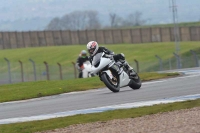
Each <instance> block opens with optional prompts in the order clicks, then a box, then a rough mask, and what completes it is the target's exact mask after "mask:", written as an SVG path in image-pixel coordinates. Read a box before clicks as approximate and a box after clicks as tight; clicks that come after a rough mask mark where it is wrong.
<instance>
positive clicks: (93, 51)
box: [87, 41, 99, 56]
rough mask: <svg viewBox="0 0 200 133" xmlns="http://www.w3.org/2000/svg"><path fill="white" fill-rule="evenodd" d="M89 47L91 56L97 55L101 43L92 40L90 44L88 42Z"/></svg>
mask: <svg viewBox="0 0 200 133" xmlns="http://www.w3.org/2000/svg"><path fill="white" fill-rule="evenodd" d="M87 49H88V52H89V53H90V55H91V56H93V55H95V54H96V52H97V51H98V49H99V45H98V43H97V42H95V41H90V42H89V43H88V44H87Z"/></svg>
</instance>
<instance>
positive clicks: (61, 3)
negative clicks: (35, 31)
mask: <svg viewBox="0 0 200 133" xmlns="http://www.w3.org/2000/svg"><path fill="white" fill-rule="evenodd" d="M0 1H1V4H0V17H1V20H16V19H26V18H32V17H56V16H58V17H60V16H63V15H64V14H66V13H69V12H73V11H77V10H96V11H98V12H99V14H100V16H101V18H103V17H105V16H108V14H109V13H110V12H114V13H116V14H119V15H121V16H122V17H123V16H124V17H125V16H126V15H127V14H129V13H132V12H135V11H141V12H142V13H143V17H144V18H151V19H152V21H153V22H154V21H156V22H170V21H172V12H171V11H170V8H169V1H170V0H0ZM176 3H177V9H178V17H179V21H188V19H189V20H192V21H197V20H199V19H200V0H176ZM105 19H106V18H105Z"/></svg>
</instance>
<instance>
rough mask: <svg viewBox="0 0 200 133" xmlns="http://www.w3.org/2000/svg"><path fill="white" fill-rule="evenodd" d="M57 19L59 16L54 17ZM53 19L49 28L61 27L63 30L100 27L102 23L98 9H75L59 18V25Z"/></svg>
mask: <svg viewBox="0 0 200 133" xmlns="http://www.w3.org/2000/svg"><path fill="white" fill-rule="evenodd" d="M54 19H55V20H57V19H58V18H54ZM54 19H53V20H52V21H51V23H50V24H49V25H50V26H48V29H49V30H56V28H60V29H62V30H85V29H98V28H100V27H101V24H100V22H99V19H98V12H97V11H75V12H72V13H69V14H65V15H64V16H63V17H61V19H59V27H58V26H57V23H55V22H54V21H55V20H54Z"/></svg>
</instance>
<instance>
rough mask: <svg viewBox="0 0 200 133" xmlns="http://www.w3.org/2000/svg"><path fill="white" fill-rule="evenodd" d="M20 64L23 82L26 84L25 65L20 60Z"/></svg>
mask: <svg viewBox="0 0 200 133" xmlns="http://www.w3.org/2000/svg"><path fill="white" fill-rule="evenodd" d="M19 64H20V67H21V78H22V82H24V70H23V63H22V62H21V61H20V60H19Z"/></svg>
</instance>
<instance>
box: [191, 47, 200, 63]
mask: <svg viewBox="0 0 200 133" xmlns="http://www.w3.org/2000/svg"><path fill="white" fill-rule="evenodd" d="M190 52H191V53H192V54H193V57H194V61H195V64H196V67H199V59H198V56H197V54H196V52H195V51H194V50H190Z"/></svg>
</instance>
